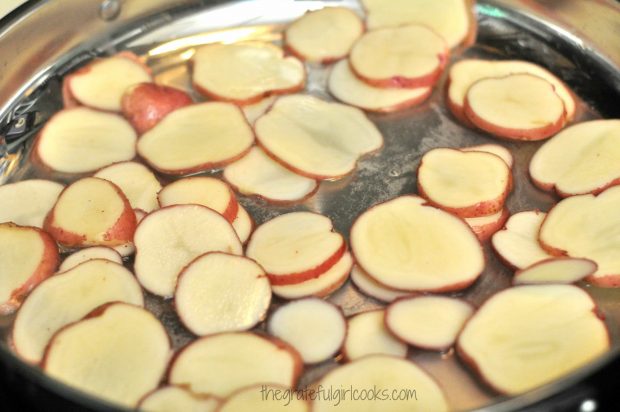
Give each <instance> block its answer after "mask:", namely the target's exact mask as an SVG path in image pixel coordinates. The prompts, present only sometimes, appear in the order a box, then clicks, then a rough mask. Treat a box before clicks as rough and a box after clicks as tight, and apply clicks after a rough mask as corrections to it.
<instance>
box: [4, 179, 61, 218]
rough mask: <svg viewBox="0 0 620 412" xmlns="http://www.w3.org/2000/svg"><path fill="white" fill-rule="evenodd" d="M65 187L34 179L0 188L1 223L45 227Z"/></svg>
mask: <svg viewBox="0 0 620 412" xmlns="http://www.w3.org/2000/svg"><path fill="white" fill-rule="evenodd" d="M62 189H64V186H63V185H61V184H60V183H56V182H52V181H50V180H41V179H32V180H22V181H21V182H17V183H10V184H8V185H4V186H0V223H4V222H12V223H15V224H16V225H21V226H33V227H38V228H41V227H43V221H44V220H45V216H47V214H48V213H49V211H50V210H51V209H52V207H53V206H54V204H55V203H56V200H57V199H58V195H60V192H62Z"/></svg>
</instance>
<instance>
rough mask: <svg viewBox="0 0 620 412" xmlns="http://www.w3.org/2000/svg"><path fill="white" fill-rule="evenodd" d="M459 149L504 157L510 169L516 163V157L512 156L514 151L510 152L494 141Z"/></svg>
mask: <svg viewBox="0 0 620 412" xmlns="http://www.w3.org/2000/svg"><path fill="white" fill-rule="evenodd" d="M459 150H461V151H462V152H487V153H491V154H494V155H495V156H497V157H499V158H500V159H502V160H503V161H504V162H506V164H507V165H508V167H509V168H510V169H512V166H513V165H514V158H513V157H512V153H510V150H508V149H506V148H505V147H504V146H500V145H498V144H493V143H486V144H479V145H477V146H469V147H462V148H460V149H459Z"/></svg>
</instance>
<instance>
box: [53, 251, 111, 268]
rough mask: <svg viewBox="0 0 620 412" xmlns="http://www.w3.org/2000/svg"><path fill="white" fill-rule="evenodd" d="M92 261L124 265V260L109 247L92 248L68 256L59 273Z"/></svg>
mask: <svg viewBox="0 0 620 412" xmlns="http://www.w3.org/2000/svg"><path fill="white" fill-rule="evenodd" d="M91 259H105V260H109V261H110V262H114V263H118V264H119V265H122V264H123V258H122V257H121V255H120V254H119V253H118V252H117V251H116V250H114V249H112V248H109V247H107V246H92V247H87V248H85V249H81V250H78V251H77V252H74V253H72V254H70V255H69V256H67V257H66V258H65V260H63V261H62V264H61V265H60V267H59V268H58V272H66V271H67V270H69V269H72V268H74V267H76V266H77V265H79V264H81V263H84V262H87V261H89V260H91Z"/></svg>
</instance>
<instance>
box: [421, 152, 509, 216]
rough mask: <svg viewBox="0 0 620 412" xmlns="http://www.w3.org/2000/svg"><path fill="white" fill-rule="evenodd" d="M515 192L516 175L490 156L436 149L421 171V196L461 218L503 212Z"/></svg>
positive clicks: (423, 162) (427, 157) (426, 157)
mask: <svg viewBox="0 0 620 412" xmlns="http://www.w3.org/2000/svg"><path fill="white" fill-rule="evenodd" d="M511 189H512V173H511V171H510V168H509V167H508V165H507V164H506V162H504V161H503V160H502V159H501V158H499V157H498V156H496V155H494V154H490V153H486V152H478V151H470V152H464V151H460V150H455V149H449V148H438V149H433V150H431V151H429V152H426V153H425V154H424V156H423V157H422V160H421V161H420V166H419V167H418V191H419V193H420V195H421V196H422V197H424V198H426V199H428V200H429V202H430V203H431V204H432V205H434V206H436V207H439V208H441V209H444V210H445V211H447V212H450V213H454V214H455V215H457V216H460V217H480V216H488V215H492V214H495V213H498V212H501V210H502V208H503V207H504V202H505V201H506V198H507V197H508V194H509V193H510V190H511Z"/></svg>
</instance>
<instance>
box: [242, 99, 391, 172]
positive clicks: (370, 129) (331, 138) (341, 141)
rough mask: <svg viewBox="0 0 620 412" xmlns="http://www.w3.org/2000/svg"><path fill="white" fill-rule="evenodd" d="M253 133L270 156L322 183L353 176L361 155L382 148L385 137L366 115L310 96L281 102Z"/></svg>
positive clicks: (265, 116)
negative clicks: (326, 180) (327, 180)
mask: <svg viewBox="0 0 620 412" xmlns="http://www.w3.org/2000/svg"><path fill="white" fill-rule="evenodd" d="M254 130H255V132H256V138H257V141H258V144H259V145H260V146H261V147H262V148H263V150H265V152H266V153H267V154H268V155H270V156H272V157H274V158H275V159H276V160H278V161H279V162H280V163H282V164H283V165H284V166H286V167H287V168H289V169H291V170H292V171H293V172H295V173H299V174H302V175H304V176H307V177H310V178H313V179H319V180H325V179H336V178H340V177H342V176H345V175H347V174H349V173H351V172H352V171H353V170H354V169H355V165H356V163H357V161H358V159H359V158H360V157H361V156H363V155H365V154H367V153H371V152H373V151H375V150H378V149H380V148H381V146H382V145H383V137H382V136H381V133H380V132H379V130H378V129H377V127H376V126H375V125H374V124H373V123H372V122H371V121H370V120H368V119H367V118H366V116H365V115H364V113H363V112H362V111H360V110H359V109H356V108H353V107H350V106H345V105H343V104H339V103H330V102H326V101H323V100H320V99H318V98H316V97H313V96H309V95H294V96H284V97H281V98H279V99H278V100H277V101H276V103H275V104H274V105H273V107H272V108H271V110H270V111H269V112H268V113H267V114H265V115H264V116H262V117H261V118H260V119H258V120H257V121H256V123H255V125H254Z"/></svg>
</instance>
